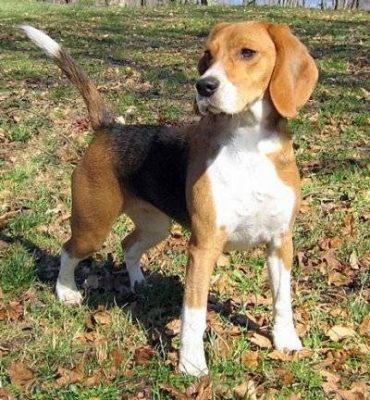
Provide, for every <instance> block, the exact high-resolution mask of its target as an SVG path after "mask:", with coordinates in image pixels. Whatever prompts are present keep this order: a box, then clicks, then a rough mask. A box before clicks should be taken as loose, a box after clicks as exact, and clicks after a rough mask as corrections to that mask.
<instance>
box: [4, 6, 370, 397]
mask: <svg viewBox="0 0 370 400" xmlns="http://www.w3.org/2000/svg"><path fill="white" fill-rule="evenodd" d="M1 3H2V4H1V10H0V26H1V29H0V50H1V51H0V60H1V64H0V73H1V81H2V85H1V87H0V100H1V110H0V143H1V147H0V167H1V169H0V229H1V231H0V257H1V259H0V282H1V291H0V354H1V357H0V398H4V399H7V398H13V397H14V398H15V397H17V398H22V399H23V398H25V399H26V398H27V399H30V398H32V399H51V398H52V399H104V400H106V399H118V398H122V399H171V398H175V399H191V398H197V399H203V400H204V399H207V398H211V396H213V397H212V398H214V399H237V398H251V399H255V398H257V399H290V400H293V399H305V400H320V399H334V398H336V399H351V400H352V399H365V398H366V396H368V390H369V387H368V386H366V385H368V384H369V373H370V372H369V365H370V356H369V353H370V302H369V300H370V288H369V286H370V284H369V283H370V273H369V268H370V237H369V233H370V199H369V198H370V191H369V190H370V157H369V152H370V139H369V121H370V114H369V108H368V104H366V102H367V101H368V100H369V92H368V90H367V89H368V88H369V81H366V79H368V78H369V73H368V72H369V71H368V70H367V71H366V67H367V65H368V64H367V63H368V58H367V57H368V51H369V47H368V39H369V38H368V36H367V35H368V15H367V14H366V13H352V12H333V11H329V12H324V13H323V12H320V11H312V10H301V9H297V10H294V9H283V8H269V7H259V8H242V7H239V8H238V7H221V6H220V7H207V8H206V7H204V8H202V7H198V8H196V7H187V8H171V9H167V8H166V9H153V10H143V9H127V8H121V9H118V8H109V9H107V8H90V7H70V6H56V5H48V4H45V3H43V2H36V3H35V2H32V1H24V0H23V1H17V2H14V1H11V0H3V1H2V2H1ZM246 19H248V20H250V19H258V20H268V21H274V22H279V23H288V24H289V25H290V26H291V27H292V28H293V29H294V32H295V33H296V34H297V35H298V36H299V37H300V38H301V40H303V42H304V43H306V44H307V46H308V47H309V48H310V50H311V52H312V54H313V56H314V57H315V59H316V60H317V64H318V66H319V69H320V82H319V84H318V86H317V89H316V90H315V92H314V94H313V96H312V100H310V101H309V103H308V105H307V106H306V107H305V108H304V109H303V110H302V111H301V112H300V114H299V117H298V118H297V119H296V120H295V121H293V122H291V123H290V125H291V129H292V130H293V131H294V140H295V148H296V154H297V158H298V163H299V167H300V171H301V175H302V180H303V203H302V207H301V210H300V214H299V217H298V221H297V224H296V227H295V236H294V242H295V249H296V250H295V251H296V255H295V265H294V281H293V298H294V309H295V319H296V323H297V327H298V331H299V334H300V335H301V336H302V339H303V343H304V346H305V350H304V351H302V352H299V353H297V354H285V353H281V352H276V351H273V350H272V349H271V342H270V341H269V339H268V330H269V328H270V327H271V293H270V291H269V288H268V280H267V273H266V268H265V267H264V264H265V259H264V256H263V251H262V250H261V249H257V250H253V251H251V252H249V253H232V254H230V255H227V256H225V257H224V258H223V260H221V262H220V263H219V265H218V266H217V268H216V270H215V272H214V275H213V279H212V288H211V294H210V298H209V313H208V330H207V335H206V350H207V357H208V360H209V365H210V373H211V375H210V378H205V379H203V380H202V381H200V382H199V381H197V380H196V379H193V378H190V377H187V376H185V375H182V374H178V373H177V372H176V362H177V357H178V355H177V350H178V345H179V338H178V329H179V320H178V318H179V314H180V310H181V298H182V292H183V286H182V284H183V278H184V267H185V264H186V241H187V238H188V236H189V234H188V232H186V231H184V230H182V229H181V227H179V226H177V225H174V227H173V230H172V234H171V237H170V238H169V239H168V240H167V241H166V242H165V243H164V244H162V245H161V246H159V247H157V248H156V249H154V250H152V251H151V252H150V253H149V254H148V256H147V257H146V258H145V259H144V260H143V266H144V271H145V274H146V276H147V279H148V282H149V284H148V286H147V288H145V289H143V290H142V291H141V292H140V293H139V294H138V295H136V296H134V295H132V294H131V293H130V292H129V289H128V277H127V273H126V270H125V267H124V265H122V256H123V255H122V251H121V248H120V241H121V239H122V238H123V237H124V235H125V234H126V233H127V232H128V231H129V230H130V229H131V228H132V226H131V223H130V221H128V220H127V219H125V218H124V217H123V218H121V219H120V221H119V222H118V223H117V224H116V225H115V227H114V229H113V232H112V234H111V235H110V236H109V238H108V240H107V242H106V244H105V246H104V248H103V249H102V250H101V252H99V253H98V254H96V255H95V256H94V257H93V258H92V259H89V260H87V261H86V262H84V263H82V265H81V266H80V268H79V270H78V273H77V281H78V283H79V285H80V287H81V289H82V290H83V291H84V296H85V302H84V304H83V306H82V307H80V308H72V309H70V308H66V307H64V306H63V305H61V304H60V303H59V302H58V301H57V299H56V298H55V295H54V284H55V279H56V275H57V271H58V262H59V251H60V244H61V243H63V242H64V241H65V240H66V239H67V238H68V235H69V222H68V219H69V216H70V204H71V199H70V185H69V182H70V175H71V172H72V170H73V168H74V166H75V165H76V163H77V162H78V160H79V159H80V157H81V155H82V154H83V152H84V149H85V148H86V146H87V143H88V142H89V140H90V138H91V130H90V128H89V124H88V120H87V114H86V110H85V107H84V104H83V101H82V100H81V98H80V96H79V95H78V94H77V92H76V91H75V89H74V88H72V87H71V86H70V85H69V84H68V82H67V80H66V79H65V78H64V77H63V76H62V74H61V73H60V72H59V70H58V69H57V67H56V66H55V65H53V63H52V62H50V60H47V59H46V58H45V57H44V55H43V54H42V53H41V52H40V51H39V50H38V49H36V48H35V47H34V46H33V45H32V44H31V43H30V42H29V41H28V40H26V39H25V37H24V36H23V35H22V33H21V32H20V31H19V30H18V28H17V26H18V25H19V24H20V23H24V22H27V23H30V24H32V25H34V26H36V27H39V28H41V29H44V30H46V31H48V32H49V33H50V34H51V35H52V36H53V37H54V38H55V39H58V40H59V41H60V42H61V43H62V44H63V45H64V46H66V47H68V48H69V49H70V50H71V52H72V54H73V56H74V57H75V58H76V59H77V60H78V61H79V62H80V63H81V65H82V66H83V68H84V69H85V70H86V71H87V72H88V74H89V75H90V76H91V77H92V78H93V79H94V80H95V82H97V83H98V85H99V88H100V90H101V92H102V93H103V94H104V95H105V96H106V97H107V98H108V99H109V102H110V104H111V105H112V108H113V109H114V110H115V112H116V113H117V114H119V115H122V116H123V117H124V118H125V120H126V122H128V123H161V124H162V123H168V124H178V123H185V122H187V121H191V120H194V118H196V117H195V116H194V115H193V111H192V100H193V95H194V89H193V85H194V82H195V78H196V63H197V58H198V56H199V54H200V52H201V46H202V42H203V40H204V38H205V36H206V35H207V32H208V31H209V28H210V27H211V26H212V25H214V24H215V23H217V22H220V21H237V20H238V21H239V20H246ZM366 88H367V89H366ZM266 336H267V337H266ZM211 392H212V393H213V394H212V395H211ZM197 396H198V397H197Z"/></svg>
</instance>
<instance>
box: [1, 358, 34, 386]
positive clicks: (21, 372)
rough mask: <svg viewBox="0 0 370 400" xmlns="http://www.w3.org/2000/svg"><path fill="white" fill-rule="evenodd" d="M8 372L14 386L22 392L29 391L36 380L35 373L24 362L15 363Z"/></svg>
mask: <svg viewBox="0 0 370 400" xmlns="http://www.w3.org/2000/svg"><path fill="white" fill-rule="evenodd" d="M7 372H8V374H9V377H10V381H11V382H12V384H13V385H15V386H17V387H18V388H19V389H20V390H27V389H28V388H29V387H30V385H32V383H33V382H34V380H35V373H34V372H33V371H32V370H31V369H30V368H28V367H27V366H26V365H25V364H24V363H23V362H17V361H15V362H13V363H12V364H11V365H10V367H9V368H8V371H7Z"/></svg>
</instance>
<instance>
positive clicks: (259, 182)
mask: <svg viewBox="0 0 370 400" xmlns="http://www.w3.org/2000/svg"><path fill="white" fill-rule="evenodd" d="M223 138H224V142H223V144H222V145H221V149H220V151H219V152H218V154H217V155H216V156H215V158H214V159H212V160H209V163H208V168H207V173H208V176H209V178H210V181H211V188H212V194H213V199H214V203H215V208H216V219H217V225H218V226H219V227H225V228H226V230H227V233H228V243H227V245H226V249H227V250H238V249H239V250H242V249H246V248H248V247H250V246H253V245H257V244H259V243H269V242H272V241H273V242H278V241H279V240H280V237H281V235H282V234H283V233H285V232H286V231H287V229H288V227H289V224H290V221H291V218H292V212H293V208H294V202H295V197H294V192H293V190H292V188H291V187H289V186H287V185H286V184H284V183H283V182H282V181H281V179H280V178H279V176H278V173H277V171H276V168H275V166H274V164H273V163H272V161H271V160H270V159H269V158H268V156H267V154H268V153H272V152H274V151H277V150H279V148H280V146H281V144H280V140H279V134H278V133H277V132H273V131H267V130H265V129H261V128H260V127H259V126H257V127H255V126H253V127H250V126H249V127H236V128H234V129H233V130H232V132H226V133H225V135H223Z"/></svg>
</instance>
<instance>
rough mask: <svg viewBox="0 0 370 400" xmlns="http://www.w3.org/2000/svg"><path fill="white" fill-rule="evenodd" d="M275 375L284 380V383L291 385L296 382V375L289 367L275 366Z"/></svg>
mask: <svg viewBox="0 0 370 400" xmlns="http://www.w3.org/2000/svg"><path fill="white" fill-rule="evenodd" d="M273 371H274V373H275V375H276V376H277V377H278V378H279V381H282V382H283V383H284V385H291V384H292V383H293V382H294V375H293V373H292V372H291V371H289V369H288V368H285V367H279V368H273Z"/></svg>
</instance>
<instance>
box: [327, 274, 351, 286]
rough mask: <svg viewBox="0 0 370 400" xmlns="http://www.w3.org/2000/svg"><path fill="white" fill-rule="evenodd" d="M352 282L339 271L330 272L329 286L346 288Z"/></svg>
mask: <svg viewBox="0 0 370 400" xmlns="http://www.w3.org/2000/svg"><path fill="white" fill-rule="evenodd" d="M350 282H351V278H350V277H349V276H348V275H345V274H342V273H340V272H338V271H330V272H329V274H328V284H329V285H334V286H338V287H339V286H345V285H348V284H349V283H350Z"/></svg>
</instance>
